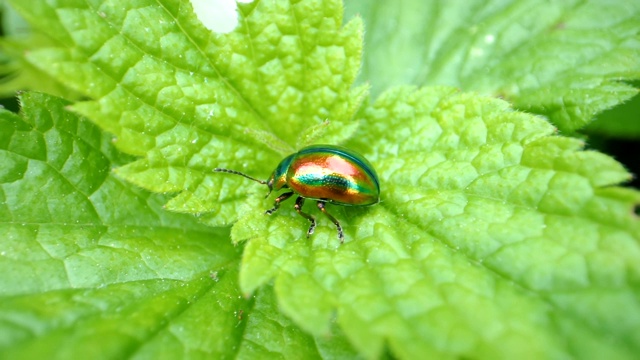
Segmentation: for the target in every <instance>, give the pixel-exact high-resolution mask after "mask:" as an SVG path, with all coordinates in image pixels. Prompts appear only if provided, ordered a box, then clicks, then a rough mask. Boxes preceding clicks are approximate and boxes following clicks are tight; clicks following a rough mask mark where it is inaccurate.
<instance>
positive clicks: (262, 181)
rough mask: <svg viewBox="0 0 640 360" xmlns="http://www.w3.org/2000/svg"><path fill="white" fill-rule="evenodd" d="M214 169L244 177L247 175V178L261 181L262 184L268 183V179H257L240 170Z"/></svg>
mask: <svg viewBox="0 0 640 360" xmlns="http://www.w3.org/2000/svg"><path fill="white" fill-rule="evenodd" d="M213 171H215V172H223V173H228V174H236V175H240V176H244V177H246V178H247V179H249V180H253V181H255V182H259V183H260V184H262V185H267V182H266V181H264V180H259V179H256V178H254V177H251V176H249V175H247V174H243V173H241V172H240V171H235V170H229V169H222V168H215V169H213Z"/></svg>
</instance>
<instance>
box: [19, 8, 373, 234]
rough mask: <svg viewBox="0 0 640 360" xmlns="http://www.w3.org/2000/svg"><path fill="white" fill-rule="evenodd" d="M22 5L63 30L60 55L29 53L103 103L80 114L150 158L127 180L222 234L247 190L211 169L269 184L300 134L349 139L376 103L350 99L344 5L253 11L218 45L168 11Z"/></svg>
mask: <svg viewBox="0 0 640 360" xmlns="http://www.w3.org/2000/svg"><path fill="white" fill-rule="evenodd" d="M63 3H64V2H63ZM127 5H128V6H127ZM14 6H16V7H18V8H19V9H21V11H23V12H24V13H25V17H27V19H31V20H32V21H33V20H35V18H36V17H37V18H38V19H39V20H38V23H37V24H35V25H36V26H39V27H40V28H41V29H42V30H43V31H44V29H58V28H59V31H58V30H54V31H53V32H52V33H53V36H55V37H56V40H57V41H58V42H59V43H60V47H57V48H48V49H41V50H35V51H32V52H31V53H30V54H29V59H30V60H31V61H32V63H33V64H34V65H35V66H39V67H40V68H41V70H42V71H45V72H47V73H49V74H51V76H54V77H56V78H58V79H60V80H61V81H63V82H65V83H66V84H67V85H68V86H70V87H72V88H74V89H77V90H79V91H84V92H85V94H86V95H88V96H90V97H92V98H95V99H96V100H95V101H87V102H83V103H77V104H75V105H74V106H73V109H74V110H75V111H78V112H80V113H81V114H83V115H86V116H87V117H89V118H91V119H92V120H93V121H95V122H96V123H97V124H98V125H100V126H101V127H103V128H104V129H105V130H107V131H110V132H112V133H114V134H115V135H116V137H117V139H116V141H117V142H116V146H117V147H118V148H119V149H121V150H123V151H125V152H128V153H131V154H135V155H141V156H144V158H142V159H140V160H138V161H136V162H134V163H132V164H130V165H127V166H125V167H123V168H121V169H119V170H118V174H119V175H120V176H122V177H124V178H126V179H127V180H129V181H131V182H133V183H135V184H136V185H138V186H141V187H144V188H146V189H149V190H152V191H157V192H181V193H180V195H179V196H177V197H176V198H174V199H173V200H172V201H171V202H170V203H169V204H167V207H168V209H170V210H174V211H179V212H189V213H198V214H200V215H202V217H201V219H202V220H203V221H205V222H208V223H210V224H213V225H224V224H229V223H231V222H233V221H234V219H235V215H233V214H235V213H243V212H245V211H246V209H247V207H246V204H245V203H244V197H239V196H229V194H233V193H236V192H237V191H238V190H239V189H240V186H241V185H243V184H244V182H243V181H242V179H240V178H234V177H223V176H220V174H212V172H211V169H213V168H215V167H226V168H233V169H237V170H241V171H244V170H246V169H248V170H250V171H252V172H255V173H256V176H262V177H265V178H266V176H267V174H268V172H269V171H271V170H272V169H271V167H273V166H274V165H273V164H274V163H277V161H279V159H280V158H281V157H282V155H283V153H275V152H274V151H273V150H274V149H275V150H276V151H283V150H287V152H289V151H290V150H291V149H293V147H292V146H291V144H294V143H295V141H296V138H297V137H298V134H299V133H301V131H303V130H304V129H307V128H309V127H313V126H314V125H315V124H320V123H322V122H323V121H324V120H325V119H327V118H330V119H331V121H332V123H334V124H335V125H334V129H340V127H341V125H340V124H344V123H347V122H349V121H350V120H351V118H352V117H353V114H354V112H355V111H356V109H357V106H358V105H359V104H360V103H361V101H362V99H363V97H364V96H365V95H366V94H367V93H366V91H363V88H355V89H353V90H351V89H350V86H351V84H352V82H353V81H354V79H355V76H356V74H357V71H358V65H359V62H360V51H361V44H362V42H361V36H362V24H361V22H360V21H359V20H358V19H356V20H353V21H351V22H349V23H348V24H347V25H345V26H344V27H343V28H340V26H341V23H342V16H341V11H340V10H341V4H340V3H339V2H337V1H327V2H300V3H294V4H287V3H284V2H271V1H266V2H260V3H259V5H258V4H246V5H244V6H243V7H242V8H241V9H240V15H239V16H240V23H241V24H243V26H242V27H239V28H238V29H236V30H235V31H234V32H232V33H229V34H212V33H211V32H210V31H209V30H207V29H205V28H204V27H203V26H202V25H201V24H200V23H199V22H198V20H197V19H196V18H195V16H194V14H193V13H192V12H191V9H190V8H189V7H188V6H184V5H178V4H176V3H174V2H171V1H166V2H165V3H164V4H163V6H158V3H157V2H156V1H147V2H145V1H143V2H140V3H136V5H135V6H132V5H131V4H130V3H129V2H122V3H120V2H118V1H109V2H100V3H95V4H94V3H91V2H89V3H84V4H83V3H77V2H74V1H68V2H67V3H65V4H60V5H59V9H57V10H56V9H54V8H53V7H50V6H48V5H46V4H42V5H41V6H40V7H36V9H31V8H29V7H27V6H25V4H23V3H17V2H16V3H15V4H14ZM53 12H56V13H57V14H58V15H57V16H55V17H53V16H45V19H42V17H43V14H49V13H53ZM151 19H152V20H151ZM32 23H33V22H32ZM48 31H50V30H48ZM247 44H251V46H247ZM114 54H118V57H117V58H115V57H114ZM283 124H287V126H283ZM266 133H270V134H272V135H271V136H266V135H265V134H266ZM279 139H282V140H279ZM282 144H289V147H288V148H287V147H285V146H284V145H282Z"/></svg>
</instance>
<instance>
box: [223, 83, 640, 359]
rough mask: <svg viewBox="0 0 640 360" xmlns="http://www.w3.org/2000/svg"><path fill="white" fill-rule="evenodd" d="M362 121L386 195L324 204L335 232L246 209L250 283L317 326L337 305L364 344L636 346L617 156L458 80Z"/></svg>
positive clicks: (382, 102)
mask: <svg viewBox="0 0 640 360" xmlns="http://www.w3.org/2000/svg"><path fill="white" fill-rule="evenodd" d="M363 121H364V122H365V124H363V125H364V126H362V127H361V129H366V131H365V130H362V131H361V132H360V133H358V134H357V135H358V136H356V137H355V138H354V140H353V143H354V145H359V146H365V144H367V143H375V144H376V147H375V148H372V150H371V151H370V153H369V154H368V157H369V158H370V159H371V160H372V161H373V163H374V165H375V166H376V168H377V169H378V171H379V174H380V177H381V183H382V194H383V195H382V203H381V204H380V205H377V206H376V207H372V208H370V209H357V208H354V209H348V211H347V210H342V209H338V208H335V207H334V208H333V209H331V211H332V212H335V213H337V214H338V217H339V218H340V219H346V221H345V222H346V223H347V224H346V225H345V224H343V226H344V228H345V233H346V234H347V242H346V243H345V244H344V245H342V246H341V245H339V243H338V242H337V241H336V238H335V232H334V231H335V230H333V229H331V228H330V227H327V226H326V225H325V226H320V227H319V229H318V230H317V233H316V234H314V235H313V237H312V239H311V240H310V241H311V243H308V242H306V241H295V242H289V241H286V240H284V239H287V238H291V237H292V236H295V235H296V234H297V236H298V237H302V233H303V231H304V229H305V226H306V220H304V219H302V218H299V217H295V215H294V214H293V211H290V212H289V213H287V214H286V216H285V215H283V214H280V216H278V218H276V219H273V220H271V219H268V220H265V219H264V216H261V215H260V214H259V213H256V214H253V215H248V216H246V217H245V218H243V219H242V220H241V221H240V222H239V223H238V224H237V225H236V226H235V227H234V228H233V233H232V235H233V236H234V237H235V238H236V240H241V239H245V238H246V239H250V241H248V243H247V247H246V249H245V251H244V255H243V263H242V270H241V272H240V275H241V278H240V279H241V285H242V287H243V289H245V291H246V292H251V291H253V290H254V289H256V288H258V287H259V286H261V285H262V284H264V283H266V282H267V281H269V280H270V279H271V278H275V289H276V294H277V295H278V296H279V299H280V301H281V306H282V309H283V311H284V312H285V313H286V314H288V315H289V316H291V317H292V318H293V319H294V320H295V321H296V322H298V323H299V324H301V325H302V326H303V327H304V328H305V329H306V330H307V331H310V332H312V333H317V334H322V333H323V332H325V331H327V326H328V323H329V319H330V318H331V316H332V314H333V311H334V309H336V308H337V312H338V323H339V324H340V325H341V326H342V327H343V329H344V331H345V334H346V335H347V336H348V337H349V338H350V340H351V341H352V342H353V343H354V345H355V346H356V348H358V349H359V350H360V351H361V352H363V353H364V354H366V355H367V357H370V358H375V357H377V356H379V354H380V353H381V351H382V349H383V346H384V342H385V341H387V342H388V343H389V345H390V346H391V349H392V351H393V352H394V353H395V354H397V355H399V356H400V357H402V358H418V357H425V356H426V357H429V356H432V357H436V358H439V357H445V356H456V357H480V358H492V357H495V356H497V354H501V355H500V357H505V358H519V357H527V356H534V357H543V358H548V357H577V358H632V357H633V356H634V354H637V353H638V351H640V337H638V334H640V332H638V329H640V306H638V305H639V304H638V301H637V299H638V294H639V292H640V282H639V280H640V277H639V275H640V265H639V264H640V263H639V262H638V259H640V222H639V221H638V218H637V216H636V215H634V214H633V208H634V206H637V204H638V203H640V193H639V192H637V191H632V190H628V189H622V188H617V187H615V186H613V185H615V184H616V183H618V182H620V181H624V180H626V179H628V178H629V174H628V173H627V172H626V171H625V170H624V169H623V168H622V167H621V166H620V164H618V163H616V162H615V161H614V160H612V159H611V158H609V157H607V156H605V155H603V154H600V153H596V152H587V151H582V150H581V147H582V143H580V142H579V141H578V140H575V139H569V138H563V137H558V136H555V135H553V132H554V129H553V127H552V126H551V125H549V124H548V123H546V122H545V121H544V120H542V119H541V118H537V117H534V116H531V115H526V114H522V113H518V112H514V111H511V110H510V109H509V108H508V106H507V104H506V103H505V102H502V101H499V100H492V99H488V98H480V97H477V96H472V95H467V94H460V93H457V92H456V91H455V90H453V89H450V88H426V89H421V90H415V89H411V88H403V89H396V90H392V91H389V92H387V93H385V94H383V95H382V96H381V97H380V99H378V100H377V101H376V102H375V103H374V104H372V105H371V106H370V107H368V108H367V109H366V110H365V111H364V119H363ZM391 129H395V131H391ZM479 309H481V310H479ZM586 344H588V345H586ZM532 354H534V355H532Z"/></svg>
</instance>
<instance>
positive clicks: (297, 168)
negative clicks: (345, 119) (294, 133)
mask: <svg viewBox="0 0 640 360" xmlns="http://www.w3.org/2000/svg"><path fill="white" fill-rule="evenodd" d="M214 171H215V172H224V173H229V174H235V175H240V176H244V177H245V178H247V179H250V180H253V181H255V182H258V183H260V184H263V185H267V187H268V188H269V193H267V197H268V196H269V195H270V194H271V192H272V191H274V190H275V191H278V190H281V189H287V190H288V191H287V192H285V193H282V194H280V195H279V196H278V197H277V198H276V200H275V203H274V204H273V208H271V209H269V210H267V211H265V214H267V215H271V214H273V213H274V212H276V211H277V210H278V208H279V207H280V203H281V202H283V201H285V200H287V199H288V198H290V197H291V196H293V195H294V194H296V195H297V196H298V197H297V198H296V202H295V205H294V209H295V210H296V212H297V213H298V214H300V216H302V217H303V218H305V219H307V220H309V222H311V225H310V226H309V230H307V237H309V236H310V235H311V234H313V231H314V229H315V227H316V220H315V218H314V217H313V216H311V215H309V214H307V213H305V212H303V211H302V205H303V204H304V201H305V199H311V200H315V201H316V205H317V207H318V209H320V211H322V213H323V214H325V215H326V216H327V217H328V218H329V220H331V222H333V223H334V224H335V226H336V228H337V229H338V239H340V243H341V244H342V243H343V242H344V233H343V231H342V226H340V222H339V221H338V220H336V218H335V217H333V215H331V214H329V213H328V212H327V210H326V208H325V205H326V203H331V204H336V205H341V206H368V205H374V204H377V203H378V202H380V181H379V180H378V175H377V174H376V171H375V170H374V168H373V166H372V165H371V163H370V162H369V161H367V159H365V158H364V156H362V155H360V154H358V153H356V152H355V151H353V150H349V149H347V148H344V147H341V146H335V145H311V146H307V147H305V148H303V149H301V150H300V151H298V152H296V153H293V154H291V155H289V156H287V157H285V158H284V159H283V160H282V161H281V162H280V163H279V164H278V166H276V168H275V170H273V173H271V176H269V179H268V180H267V181H264V180H260V179H256V178H254V177H251V176H249V175H247V174H244V173H241V172H239V171H235V170H229V169H223V168H215V169H214Z"/></svg>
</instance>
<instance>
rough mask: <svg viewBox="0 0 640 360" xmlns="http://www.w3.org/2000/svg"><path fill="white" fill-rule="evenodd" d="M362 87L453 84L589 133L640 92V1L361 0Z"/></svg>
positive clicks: (350, 4)
mask: <svg viewBox="0 0 640 360" xmlns="http://www.w3.org/2000/svg"><path fill="white" fill-rule="evenodd" d="M346 3H347V6H346V10H347V16H349V14H356V13H357V14H360V15H361V16H362V17H363V19H364V21H365V23H366V25H367V32H366V33H365V35H366V38H365V45H366V48H365V52H364V54H365V57H364V59H363V61H364V64H363V71H362V74H361V77H360V79H361V80H362V81H367V82H371V85H372V92H373V94H374V95H378V94H380V93H381V92H382V91H384V90H385V89H387V88H389V86H392V85H399V84H413V85H419V86H424V85H452V86H456V87H460V88H462V89H463V90H466V91H477V92H481V93H484V94H490V95H493V96H498V97H503V98H505V99H507V100H509V101H510V102H512V103H513V104H514V105H515V106H516V107H517V108H519V109H523V110H525V111H528V112H534V113H538V114H542V115H545V116H547V117H549V119H551V121H552V122H553V123H554V124H555V125H556V126H558V127H559V128H560V129H561V130H562V131H567V132H572V131H574V130H576V129H579V128H582V127H584V126H585V125H586V124H588V123H589V122H590V121H591V120H592V119H593V117H594V116H595V115H596V114H598V113H599V112H601V111H603V110H605V109H608V108H611V107H613V106H615V105H617V104H620V103H622V102H624V101H625V100H627V99H629V98H631V97H632V96H634V95H635V94H637V93H638V89H637V88H635V87H633V86H629V85H627V84H625V83H624V82H621V81H623V80H625V79H627V80H628V79H638V78H640V67H638V66H637V64H639V63H640V30H639V29H638V21H637V19H638V18H639V17H640V2H637V1H625V0H618V1H605V0H600V1H587V2H581V1H561V2H552V3H547V2H540V1H535V0H528V1H514V0H501V1H493V2H490V3H488V2H486V1H480V0H478V1H467V2H464V3H451V2H447V1H421V0H400V1H396V0H393V1H371V0H369V1H366V0H365V1H361V0H355V1H354V0H347V1H346Z"/></svg>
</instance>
